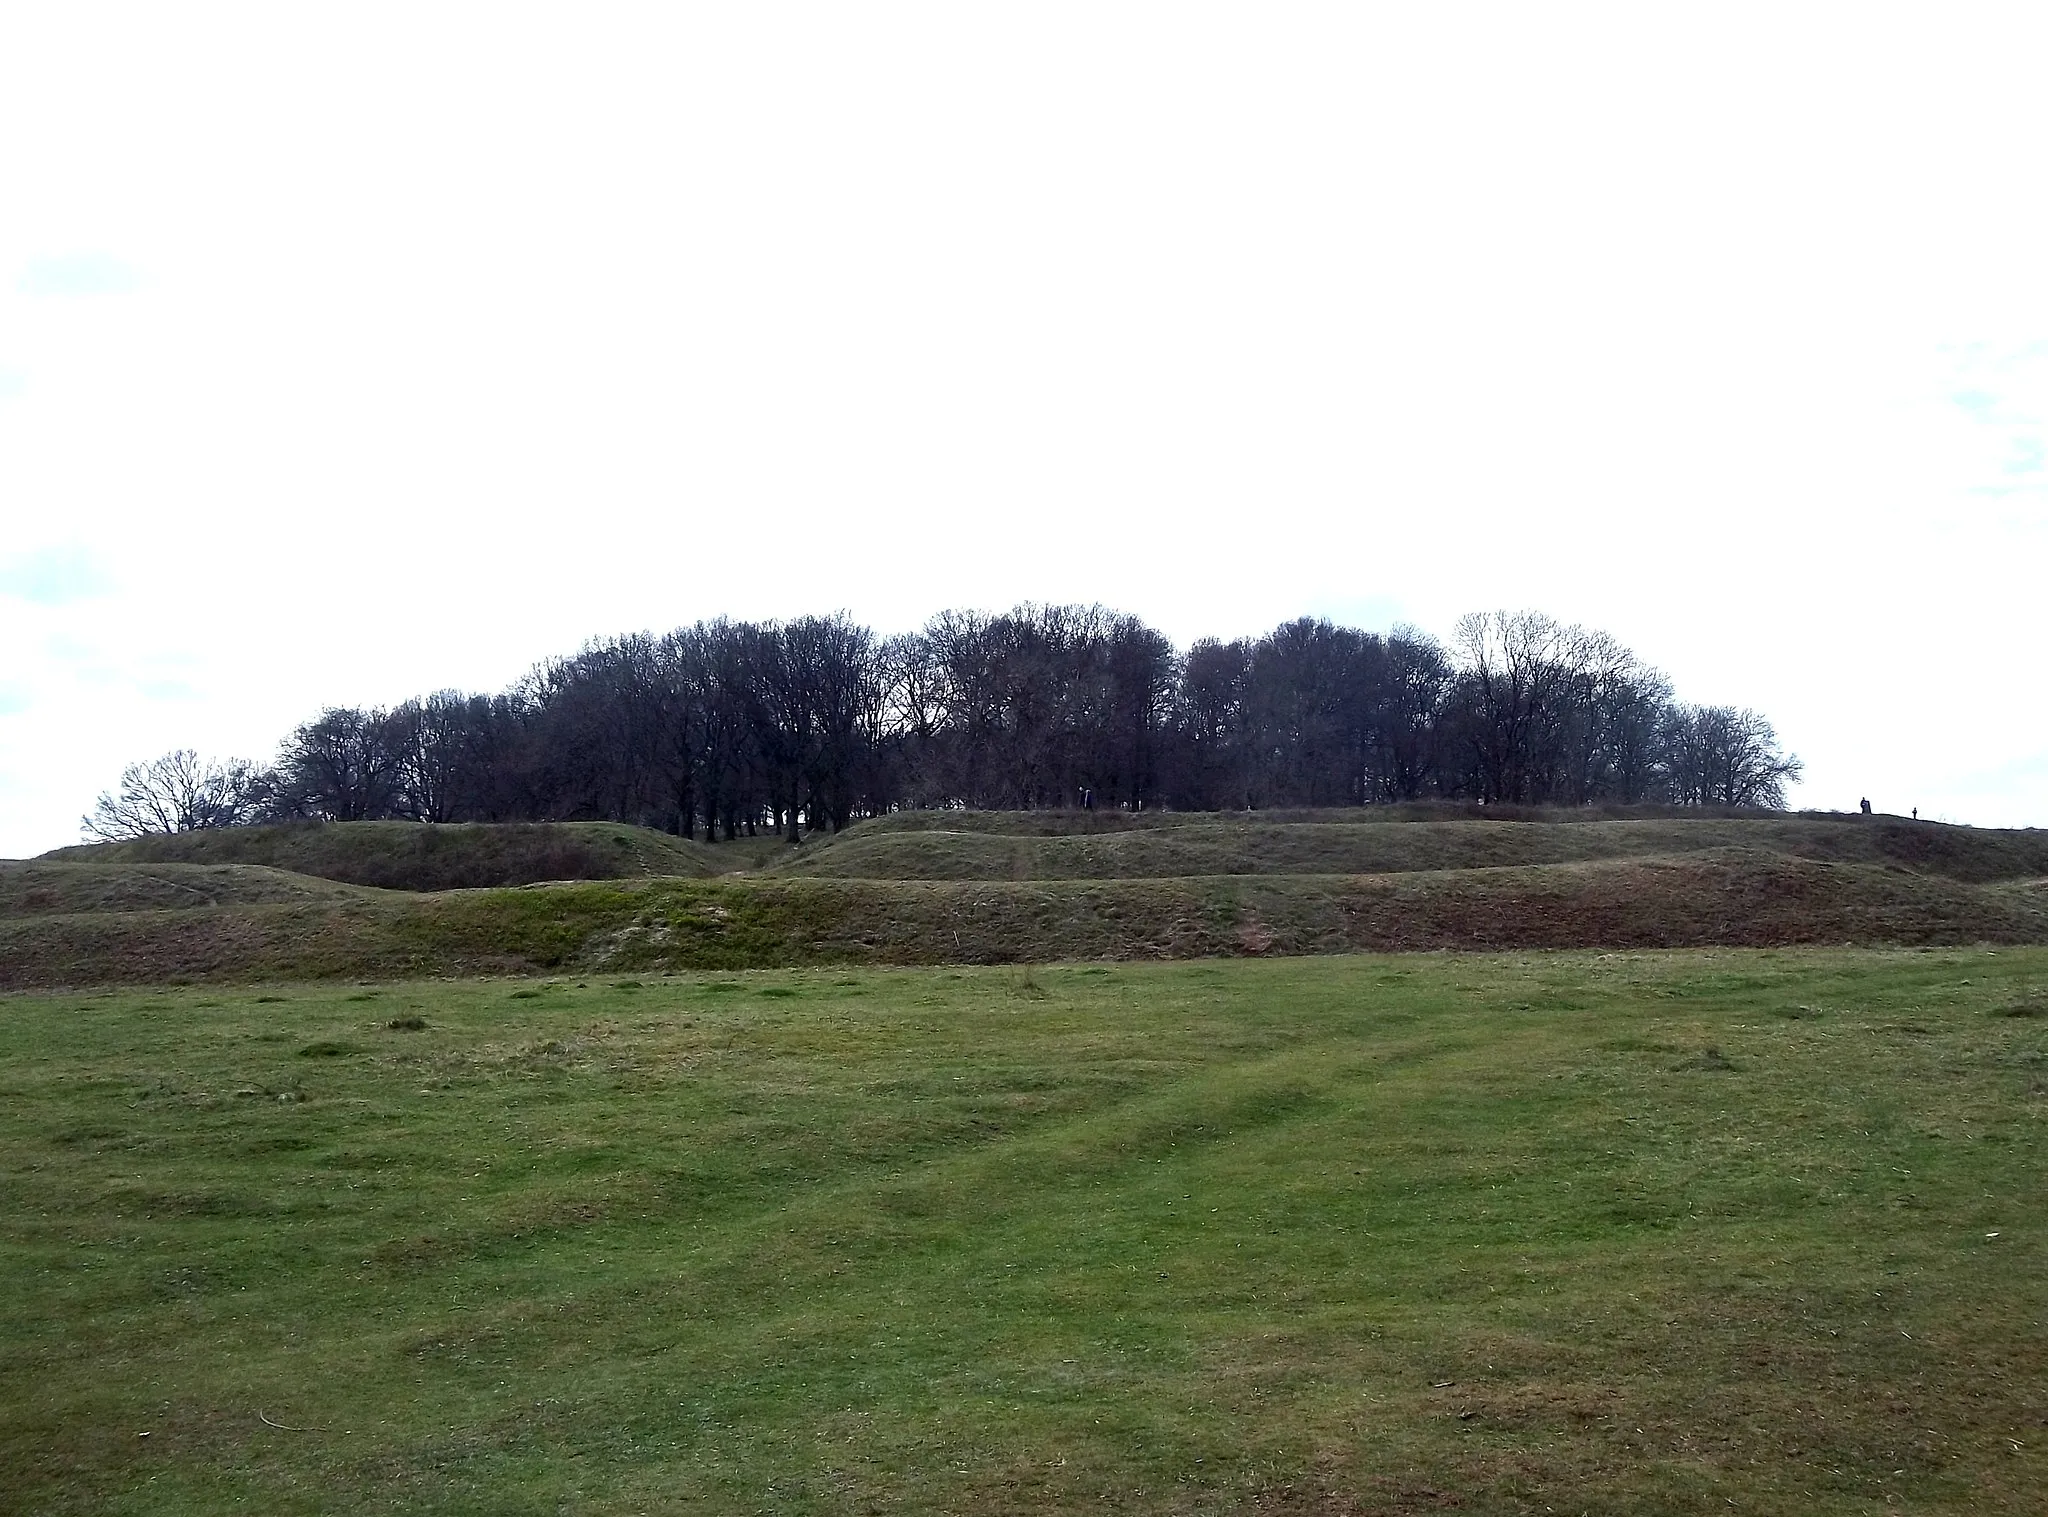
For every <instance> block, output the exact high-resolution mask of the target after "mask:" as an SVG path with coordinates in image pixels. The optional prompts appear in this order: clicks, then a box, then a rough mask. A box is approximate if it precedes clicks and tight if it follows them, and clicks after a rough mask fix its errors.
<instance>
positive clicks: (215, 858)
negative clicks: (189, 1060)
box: [42, 822, 724, 890]
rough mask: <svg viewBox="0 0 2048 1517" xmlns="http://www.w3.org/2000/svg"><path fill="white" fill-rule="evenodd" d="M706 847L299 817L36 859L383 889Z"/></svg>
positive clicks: (561, 830) (652, 860)
mask: <svg viewBox="0 0 2048 1517" xmlns="http://www.w3.org/2000/svg"><path fill="white" fill-rule="evenodd" d="M712 858H713V855H712V854H711V852H710V851H709V850H707V849H705V848H703V847H701V846H700V845H698V844H696V843H691V842H688V841H686V840H684V839H682V838H676V837H670V836H669V835H668V834H667V833H664V832H655V831H652V830H650V829H649V828H645V827H627V826H623V825H620V824H617V823H612V822H505V823H446V824H442V825H430V824H428V823H424V822H304V823H289V824H285V825H281V826H274V827H224V828H220V829H218V830H214V831H204V832H185V833H179V834H177V835H176V836H174V837H153V838H142V839H138V840H137V841H135V842H132V843H94V844H85V845H81V846H78V847H74V848H59V849H57V850H56V851H55V852H52V853H47V854H45V855H43V860H42V861H55V862H73V863H77V862H91V863H105V864H114V863H119V864H163V863H185V864H262V865H266V866H268V867H270V868H273V869H289V870H292V871H293V872H295V873H298V874H307V875H314V876H317V877H319V878H321V879H329V880H344V881H347V882H348V883H350V884H355V885H375V886H379V887H381V888H383V889H386V890H464V889H474V888H478V887H482V886H490V885H527V884H532V883H534V882H535V881H538V880H613V879H630V878H635V877H642V876H647V875H682V876H688V877H694V876H701V875H707V874H712V873H715V872H717V870H718V869H720V868H722V867H724V866H723V865H720V864H716V863H714V862H712Z"/></svg>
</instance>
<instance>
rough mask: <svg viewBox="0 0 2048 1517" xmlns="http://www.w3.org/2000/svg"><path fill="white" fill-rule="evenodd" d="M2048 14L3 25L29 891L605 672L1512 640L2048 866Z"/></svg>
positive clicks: (11, 765)
mask: <svg viewBox="0 0 2048 1517" xmlns="http://www.w3.org/2000/svg"><path fill="white" fill-rule="evenodd" d="M2044 42H2048V21H2044V20H2043V19H2042V18H2041V12H2040V11H2039V8H2038V7H2012V8H2009V9H1989V8H1977V7H1970V6H1957V5H1947V6H1942V7H1938V8H1937V7H1916V8H1913V9H1911V10H1908V9H1906V8H1903V7H1899V8H1893V7H1882V6H1880V7H1872V6H1868V5H1859V6H1854V7H1850V6H1842V7H1810V6H1797V5H1786V4H1783V3H1778V4H1773V5H1769V6H1758V7H1747V8H1746V7H1740V6H1736V7H1730V6H1727V5H1717V6H1712V7H1705V6H1699V7H1685V8H1679V7H1665V6H1654V7H1646V6H1641V5H1629V6H1616V7H1612V8H1604V7H1603V8H1581V7H1574V6H1570V5H1560V4H1545V5H1535V6H1532V5H1513V6H1500V7H1485V6H1459V7H1419V6H1400V7H1394V6H1365V5H1342V6H1329V7H1315V6H1270V5H1259V6H1253V5H1242V6H1235V7H1219V6H1203V5H1191V4H1185V3H1181V4H1173V5H1160V6H1135V5H1127V6H1119V5H1113V4H1101V3H1092V4H1088V5H1076V6H1063V5H1049V4H1044V3H1038V4H1033V5H1029V6H1012V7H1005V8H998V7H987V6H971V5H967V6H963V5H959V4H944V5H930V6H910V5H886V4H884V5H873V6H845V5H833V6H819V7H805V6H781V7H774V8H766V7H751V6H732V5H720V6H701V7H679V6H659V7H656V6H649V7H645V8H632V9H616V8H610V7H603V6H596V5H591V4H579V5H576V6H558V7H552V8H550V9H549V11H548V12H546V13H544V12H543V11H542V9H541V8H539V7H516V6H514V7H508V6H502V5H493V6H476V7H446V6H444V7H434V6H422V5H419V4H408V5H403V6H389V7H386V6H377V5H365V4H356V5H351V6H346V7H325V8H313V7H302V6H276V5H262V6H250V7H248V8H246V9H239V8H238V9H225V8H219V7H210V6H205V5H200V4H181V5H177V6H161V5H152V6H136V7H132V8H124V7H99V6H90V5H82V4H80V5H73V4H65V5H39V6H38V5H18V6H10V7H7V8H6V10H5V13H4V17H0V528H4V533H0V649H4V654H5V658H4V663H0V856H21V855H26V854H31V853H35V852H39V851H41V850H43V849H46V848H50V847H54V846H57V845H60V844H64V843H67V842H71V841H73V840H75V838H76V835H77V828H78V817H79V815H80V813H82V812H83V811H85V810H86V809H87V808H88V807H89V806H90V804H91V802H92V800H93V797H94V795H95V794H96V793H97V792H98V791H100V790H101V789H103V788H106V787H109V786H111V785H113V784H114V783H115V782H116V780H117V779H118V776H119V774H120V771H121V768H122V766H123V765H124V764H125V763H127V762H130V761H133V760H135V759H141V758H148V757H150V756H153V755H155V754H157V753H159V752H162V751H164V750H165V749H167V748H171V747H187V746H189V747H193V748H197V749H199V750H200V751H201V752H203V753H211V754H221V755H227V754H237V755H246V756H250V757H255V758H264V757H267V756H269V755H270V754H271V753H272V752H273V751H274V749H275V746H276V742H277V739H278V738H279V737H280V736H281V735H282V734H283V733H284V732H285V731H286V730H287V729H288V728H289V727H290V726H292V725H293V724H294V723H296V722H298V721H300V720H303V719H305V718H307V717H309V716H311V715H313V714H315V713H316V712H317V711H318V710H319V708H320V707H322V706H323V705H329V704H335V703H343V702H351V703H356V702H360V703H372V702H375V703H387V702H393V701H396V700H399V699H402V698H404V697H405V696H407V695H410V694H414V693H418V692H423V691H427V690H432V689H436V688H440V687H444V686H460V687H465V688H480V689H496V688H500V687H502V686H503V685H504V684H506V683H507V682H509V681H511V680H512V679H514V678H516V677H517V676H518V675H520V674H521V673H522V672H523V671H524V670H525V669H526V668H528V667H529V666H530V665H531V664H532V663H533V662H534V661H535V660H537V659H539V658H542V657H544V656H546V655H549V654H554V653H564V652H569V651H572V650H573V649H574V648H575V647H576V646H577V645H578V644H579V643H581V642H582V641H583V640H584V639H585V638H587V637H590V636H593V635H599V634H607V633H615V632H623V631H630V630H634V629H639V628H666V627H670V626H674V625H676V624H679V623H683V622H689V621H693V620H696V619H697V618H699V617H707V616H715V615H720V614H726V615H732V616H743V617H769V616H788V615H793V614H800V613H803V612H810V611H830V610H836V609H841V608H844V609H846V610H849V611H851V612H852V613H853V614H854V615H855V616H857V617H859V618H861V619H863V620H865V621H867V622H868V623H870V624H871V625H873V626H875V627H876V628H877V629H879V630H881V631H884V632H889V631H897V630H902V629H907V628H910V627H914V626H916V625H918V624H920V623H921V622H922V621H923V620H924V619H925V618H926V617H927V616H929V615H930V614H931V613H933V612H935V611H937V610H940V609H942V608H945V607H949V606H951V607H965V606H976V607H984V608H989V609H999V608H1002V607H1005V606H1008V605H1010V604H1013V603H1014V602H1016V601H1019V600H1023V599H1033V600H1041V601H1101V602H1104V603H1106V604H1109V605H1112V606H1115V607H1118V608H1120V609H1123V610H1128V611H1131V612H1135V613H1136V614H1138V615H1140V616H1142V617H1144V618H1146V619H1147V620H1149V621H1150V622H1152V623H1153V624H1154V625H1156V626H1158V627H1159V628H1160V629H1161V630H1163V631H1165V632H1166V633H1168V634H1169V635H1170V636H1172V637H1173V638H1174V639H1175V640H1176V641H1178V642H1180V643H1183V644H1185V643H1186V642H1187V641H1189V640H1191V639H1192V638H1194V637H1197V636H1200V635H1204V634H1216V635H1223V636H1229V635H1236V634H1241V633H1248V632H1257V631H1260V630H1263V629H1265V628H1267V627H1270V626H1271V625H1273V624H1274V623H1275V622H1277V621H1279V620H1281V619H1283V618H1287V617H1291V616H1296V615H1301V614H1304V613H1313V614H1319V615H1327V616H1330V617H1332V618H1334V619H1337V620H1340V621H1346V622H1349V623H1352V624H1354V625H1358V626H1364V627H1368V628H1375V629H1383V628H1385V627H1387V626H1388V625H1390V624H1391V623H1393V622H1396V621H1406V622H1410V623H1413V624H1415V625H1417V626H1420V627H1422V628H1423V629H1425V630H1428V631H1431V632H1434V633H1437V634H1438V635H1447V634H1448V633H1449V631H1450V628H1451V623H1452V622H1453V621H1454V620H1455V618H1456V617H1457V615H1458V614H1459V613H1461V612H1464V611H1468V610H1477V609H1490V608H1496V607H1502V608H1521V607H1535V608H1539V609H1541V610H1544V611H1547V612H1549V613H1551V614H1552V615H1554V616H1556V617H1558V618H1559V619H1561V620H1564V621H1570V622H1581V623H1585V624H1587V625H1590V626H1597V627H1601V628H1604V629H1606V630H1608V631H1610V632H1612V633H1613V634H1615V635H1616V636H1617V637H1619V638H1621V639H1622V640H1623V641H1624V642H1626V643H1628V644H1629V645H1630V646H1632V647H1634V648H1635V649H1636V650H1637V651H1638V652H1639V653H1641V654H1642V655H1643V656H1644V657H1645V658H1647V659H1648V660H1650V661H1651V662H1653V663H1655V664H1656V665H1658V666H1659V667H1660V668H1662V669H1663V670H1665V671H1666V672H1667V673H1668V674H1669V675H1670V676H1671V677H1672V679H1673V680H1674V682H1675V683H1676V685H1677V688H1678V692H1679V694H1680V695H1681V696H1682V697H1684V698H1687V699H1691V700H1697V701H1712V702H1734V703H1738V704H1743V705H1751V706H1755V707H1757V708H1759V709H1761V710H1763V711H1764V712H1765V713H1766V714H1767V715H1769V716H1770V718H1771V719H1772V720H1773V721H1774V722H1775V723H1776V724H1777V727H1778V730H1779V732H1780V734H1781V735H1782V737H1783V738H1784V739H1785V741H1786V743H1787V744H1788V746H1790V747H1791V748H1792V749H1794V750H1796V751H1797V752H1798V753H1799V754H1800V755H1801V756H1803V757H1804V758H1805V760H1806V763H1807V778H1806V782H1805V784H1804V785H1803V786H1801V787H1800V789H1799V790H1798V791H1797V793H1796V796H1795V799H1796V801H1797V802H1798V803H1800V804H1804V805H1811V806H1821V807H1848V808H1853V807H1854V806H1855V804H1856V802H1857V800H1858V798H1859V797H1861V796H1863V795H1868V796H1869V797H1870V798H1871V800H1872V802H1873V803H1874V804H1875V805H1876V806H1877V807H1878V809H1880V810H1895V811H1901V812H1903V811H1905V810H1906V809H1907V808H1909V807H1912V806H1918V807H1919V808H1920V809H1921V811H1922V813H1923V814H1932V815H1940V816H1945V817H1950V818H1953V819H1956V820H1960V821H1969V822H1974V823H1980V824H1997V825H2048V700H2044V699H2043V681H2042V675H2041V664H2040V659H2041V655H2042V645H2043V641H2044V638H2043V632H2042V628H2043V624H2044V620H2048V618H2044V613H2043V605H2044V602H2048V595H2044V593H2043V586H2044V582H2048V574H2044V570H2048V551H2044V550H2048V467H2044V437H2048V431H2044V420H2048V206H2044V201H2043V197H2042V185H2043V178H2042V167H2041V154H2042V149H2043V144H2048V89H2044V88H2043V87H2042V79H2043V77H2044V65H2048V56H2044Z"/></svg>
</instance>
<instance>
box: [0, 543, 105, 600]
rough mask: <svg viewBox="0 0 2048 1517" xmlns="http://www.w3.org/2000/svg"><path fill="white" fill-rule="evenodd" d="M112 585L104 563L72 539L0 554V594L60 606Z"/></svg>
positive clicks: (85, 598) (95, 593) (97, 594)
mask: <svg viewBox="0 0 2048 1517" xmlns="http://www.w3.org/2000/svg"><path fill="white" fill-rule="evenodd" d="M112 589H113V582H112V580H111V578H110V577H109V575H108V573H107V569H106V565H105V564H104V563H103V562H102V561H101V560H100V558H99V557H98V556H97V555H96V554H94V553H93V552H92V550H90V549H88V548H85V547H81V546H79V545H77V544H75V543H73V544H65V545H60V546H54V547H48V548H37V549H34V550H32V551H30V552H27V553H17V554H13V555H10V556H7V557H4V558H0V596H10V597H12V598H14V599H16V600H23V601H27V602H29V603H31V604H33V605H38V606H63V605H69V604H70V603H72V602H73V601H81V600H90V599H92V598H94V597H96V596H102V595H106V594H108V593H109V592H110V591H111V590H112Z"/></svg>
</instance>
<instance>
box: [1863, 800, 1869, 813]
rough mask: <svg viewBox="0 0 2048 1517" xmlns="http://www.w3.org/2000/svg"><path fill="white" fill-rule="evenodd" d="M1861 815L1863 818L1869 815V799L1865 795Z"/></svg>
mask: <svg viewBox="0 0 2048 1517" xmlns="http://www.w3.org/2000/svg"><path fill="white" fill-rule="evenodd" d="M1863 814H1864V815H1865V816H1869V815H1870V797H1869V796H1867V795H1866V796H1865V797H1863Z"/></svg>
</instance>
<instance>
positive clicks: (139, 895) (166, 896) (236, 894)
mask: <svg viewBox="0 0 2048 1517" xmlns="http://www.w3.org/2000/svg"><path fill="white" fill-rule="evenodd" d="M355 893H356V892H355V890H354V889H353V888H352V887H350V886H347V885H343V884H340V883H338V882H336V881H333V880H321V879H314V878H313V877H311V876H310V875H303V874H292V873H289V872H287V871H285V870H282V869H265V868H262V867H260V866H257V865H251V864H113V863H109V864H102V863H90V864H46V863H41V862H30V863H26V864H15V863H0V917H27V916H49V915H54V914H57V913H64V912H100V911H167V910H190V909H193V908H196V907H202V906H254V905H277V904H282V903H287V902H308V901H334V900H339V899H345V898H349V897H352V896H353V895H354V894H355Z"/></svg>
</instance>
